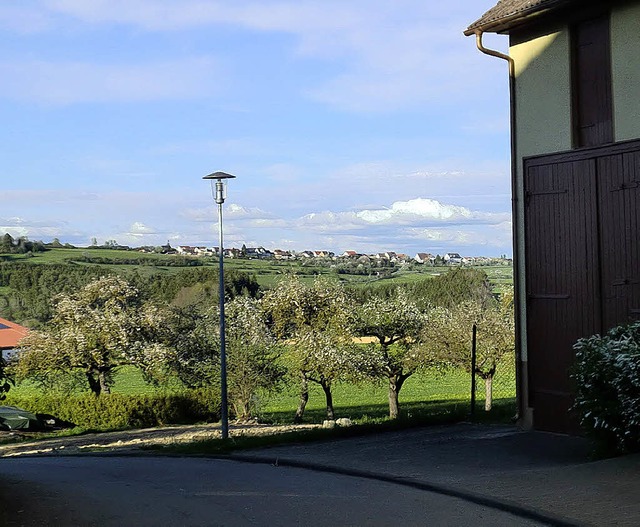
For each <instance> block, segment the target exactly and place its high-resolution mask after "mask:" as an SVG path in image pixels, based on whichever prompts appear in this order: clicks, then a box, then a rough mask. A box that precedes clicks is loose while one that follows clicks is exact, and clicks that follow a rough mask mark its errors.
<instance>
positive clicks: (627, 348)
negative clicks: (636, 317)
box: [572, 322, 640, 456]
mask: <svg viewBox="0 0 640 527" xmlns="http://www.w3.org/2000/svg"><path fill="white" fill-rule="evenodd" d="M574 349H575V350H576V365H575V368H574V371H573V374H572V378H573V381H574V383H575V389H576V399H575V404H574V407H573V408H574V410H576V411H577V412H578V415H579V417H580V425H581V426H582V428H583V430H584V432H585V434H586V435H587V436H588V437H590V438H591V439H592V440H593V441H594V446H595V449H596V454H598V455H600V456H607V455H615V454H622V453H627V452H635V451H638V450H640V322H636V323H633V324H630V325H627V326H619V327H616V328H613V329H611V330H610V331H609V332H608V333H607V334H606V335H604V336H600V335H594V336H592V337H588V338H583V339H580V340H578V341H577V342H576V344H575V345H574Z"/></svg>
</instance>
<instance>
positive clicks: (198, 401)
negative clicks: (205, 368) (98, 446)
mask: <svg viewBox="0 0 640 527" xmlns="http://www.w3.org/2000/svg"><path fill="white" fill-rule="evenodd" d="M5 404H10V405H15V406H19V407H20V408H24V409H25V410H29V411H30V412H32V413H38V414H50V415H53V416H55V417H57V418H58V419H61V420H64V421H69V422H71V423H74V424H76V425H77V426H80V427H83V428H92V429H100V430H111V429H122V428H144V427H150V426H161V425H167V424H184V423H194V422H199V421H218V420H219V419H220V396H219V394H218V393H217V392H215V391H214V390H211V389H204V388H201V389H195V390H189V391H184V392H180V393H171V394H152V395H124V394H118V393H114V394H103V395H100V396H99V397H96V396H95V395H92V394H83V395H78V396H62V395H51V394H43V395H34V396H12V395H11V394H9V396H8V397H7V401H6V402H5Z"/></svg>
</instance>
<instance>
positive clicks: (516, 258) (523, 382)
mask: <svg viewBox="0 0 640 527" xmlns="http://www.w3.org/2000/svg"><path fill="white" fill-rule="evenodd" d="M474 33H475V35H476V46H477V48H478V50H480V51H481V52H482V53H484V54H485V55H490V56H491V57H497V58H499V59H503V60H506V61H507V63H508V65H509V106H510V108H509V110H510V112H509V113H510V128H511V136H510V137H511V228H512V237H513V244H514V247H513V283H514V288H513V304H514V309H515V343H516V379H517V381H516V407H517V412H518V415H517V416H516V417H517V419H518V422H519V423H520V424H522V425H524V426H526V427H529V426H530V423H526V422H523V419H525V421H526V418H525V416H526V415H527V412H526V411H525V406H524V404H523V403H524V400H523V395H524V396H526V398H527V399H528V393H529V383H528V382H527V381H528V372H527V370H528V369H527V368H524V364H523V360H522V359H523V354H522V341H521V338H522V334H523V332H522V309H521V306H520V298H521V296H522V295H521V288H520V276H521V273H520V263H521V262H520V254H519V250H520V244H519V243H518V240H519V238H520V236H519V221H518V192H517V189H518V186H517V184H518V170H517V154H516V146H517V142H516V83H515V80H516V75H515V69H516V68H515V62H514V60H513V58H511V57H510V56H509V55H506V54H504V53H501V52H499V51H496V50H494V49H489V48H486V47H484V45H483V43H482V35H483V32H482V30H480V29H476V30H474Z"/></svg>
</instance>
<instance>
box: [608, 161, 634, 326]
mask: <svg viewBox="0 0 640 527" xmlns="http://www.w3.org/2000/svg"><path fill="white" fill-rule="evenodd" d="M598 195H599V204H600V207H599V209H600V218H599V221H600V233H601V236H600V245H601V259H602V279H601V282H602V300H603V306H602V314H603V326H604V327H603V329H608V328H611V327H613V326H616V325H618V324H624V323H627V322H631V321H632V320H634V319H639V318H640V207H639V206H638V204H639V203H640V152H630V153H625V154H620V155H611V156H605V157H601V158H599V159H598Z"/></svg>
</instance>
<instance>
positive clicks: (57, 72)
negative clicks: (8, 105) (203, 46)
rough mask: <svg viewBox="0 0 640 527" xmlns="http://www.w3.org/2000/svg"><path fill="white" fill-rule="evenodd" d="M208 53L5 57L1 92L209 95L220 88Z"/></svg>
mask: <svg viewBox="0 0 640 527" xmlns="http://www.w3.org/2000/svg"><path fill="white" fill-rule="evenodd" d="M216 69H217V66H216V63H215V61H213V60H212V59H210V58H207V57H196V58H186V59H182V60H168V61H161V62H154V63H146V64H91V63H87V62H54V61H43V60H25V61H20V62H6V61H5V62H0V77H1V78H2V79H3V82H2V83H0V96H2V97H7V98H11V99H15V100H27V101H30V100H35V101H39V102H44V103H49V104H57V105H66V104H72V103H89V102H107V101H117V102H137V101H160V100H179V99H188V98H194V97H203V98H204V97H210V96H211V95H212V93H216V92H218V91H219V89H220V82H219V79H217V78H215V77H216V75H215V72H216Z"/></svg>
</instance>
